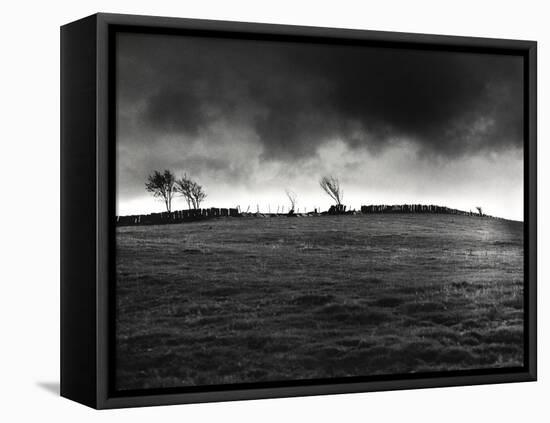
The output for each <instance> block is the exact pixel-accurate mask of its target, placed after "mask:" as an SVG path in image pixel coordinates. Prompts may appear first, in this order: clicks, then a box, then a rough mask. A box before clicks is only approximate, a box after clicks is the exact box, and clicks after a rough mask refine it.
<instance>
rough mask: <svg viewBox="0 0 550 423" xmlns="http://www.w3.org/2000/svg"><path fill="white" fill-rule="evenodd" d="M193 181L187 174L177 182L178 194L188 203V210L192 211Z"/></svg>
mask: <svg viewBox="0 0 550 423" xmlns="http://www.w3.org/2000/svg"><path fill="white" fill-rule="evenodd" d="M192 184H193V181H192V180H191V179H189V178H188V177H187V174H185V175H183V176H182V177H181V178H180V179H178V180H177V181H176V186H175V190H176V192H178V193H179V194H180V195H181V196H182V197H183V198H185V201H187V208H188V209H190V208H191V206H192V205H193V199H192V196H191V185H192Z"/></svg>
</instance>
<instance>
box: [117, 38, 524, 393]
mask: <svg viewBox="0 0 550 423" xmlns="http://www.w3.org/2000/svg"><path fill="white" fill-rule="evenodd" d="M115 45H116V53H115V59H116V65H115V66H116V72H115V75H116V76H115V87H116V88H115V89H116V94H115V98H116V112H115V115H116V166H115V167H116V217H115V216H113V217H112V218H113V219H115V218H116V229H115V230H116V265H115V266H116V280H115V281H114V283H115V288H114V295H115V333H114V339H115V348H114V350H115V371H114V386H115V389H116V390H117V391H135V390H141V389H157V388H184V387H207V386H218V385H238V384H247V383H248V384H249V383H258V382H262V383H269V382H284V381H300V380H310V381H311V380H328V379H333V378H339V379H342V378H357V377H377V376H397V375H410V374H418V375H422V374H439V373H443V372H459V374H460V372H467V371H476V370H487V369H515V368H522V367H523V366H524V363H525V360H526V357H525V333H524V329H525V309H524V304H525V300H524V286H525V285H524V284H525V280H524V274H525V254H524V253H525V248H524V232H525V225H524V219H525V216H524V194H525V193H524V171H525V169H524V153H525V152H524V143H525V140H524V133H525V131H524V125H525V124H526V123H525V122H524V117H525V110H524V83H525V82H524V78H525V75H524V69H525V68H524V59H523V57H521V56H519V55H514V54H496V53H490V52H489V53H486V52H468V51H454V50H452V49H447V50H446V49H445V48H440V49H422V48H412V47H411V48H401V47H385V46H376V45H361V44H360V43H356V44H353V43H347V44H346V43H345V42H341V43H328V42H308V41H289V40H277V39H261V38H258V39H252V38H239V37H236V36H235V37H225V38H222V37H215V36H207V37H201V36H193V35H192V34H191V35H180V34H155V33H150V32H148V33H140V32H139V31H121V32H118V33H117V34H116V41H115Z"/></svg>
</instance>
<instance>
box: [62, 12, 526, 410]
mask: <svg viewBox="0 0 550 423" xmlns="http://www.w3.org/2000/svg"><path fill="white" fill-rule="evenodd" d="M128 29H131V30H136V29H139V31H140V32H151V33H164V34H193V35H195V36H210V35H213V34H214V35H216V36H218V37H238V38H254V39H266V40H270V39H277V40H280V39H286V40H296V41H308V42H314V43H315V42H321V43H336V44H338V43H343V42H345V43H348V44H365V45H370V46H385V47H390V46H391V47H403V48H407V47H408V48H412V47H414V48H417V49H445V50H450V51H460V52H470V51H476V52H485V53H499V54H516V55H521V56H523V58H524V71H525V72H524V75H525V86H524V98H525V104H524V111H525V112H524V131H525V134H524V135H525V136H524V140H525V141H524V163H525V166H524V184H525V185H524V216H525V224H524V231H525V233H524V239H525V270H524V271H525V279H524V281H525V289H524V310H525V318H524V325H525V327H524V334H525V336H524V342H525V363H524V366H523V367H521V368H510V369H494V370H480V371H449V372H444V374H441V373H430V374H428V373H424V374H411V375H406V376H403V375H397V376H396V377H393V376H385V377H384V376H380V377H366V378H351V379H350V378H345V379H331V380H323V381H318V380H315V381H307V380H306V381H291V382H273V383H253V384H241V385H235V386H233V385H228V386H208V387H194V388H181V389H179V388H169V389H153V390H142V391H135V392H133V391H130V392H128V391H125V392H124V394H120V393H117V392H115V391H114V390H113V386H112V384H111V383H110V380H111V379H112V378H110V374H111V371H112V366H113V344H114V342H113V338H112V336H113V330H112V326H113V318H112V313H113V301H114V293H113V285H114V284H112V283H111V284H110V283H109V281H110V280H112V279H111V278H112V275H113V272H114V260H113V251H114V219H113V216H114V210H115V209H114V207H115V190H114V188H113V184H114V182H113V181H114V176H115V173H114V172H115V169H114V154H115V150H114V142H113V136H114V131H115V127H114V119H113V110H114V104H115V103H114V101H115V100H114V89H113V77H112V75H113V63H114V45H113V34H114V33H115V32H116V31H125V30H128ZM536 72H537V45H536V42H534V41H518V40H504V39H487V38H471V37H455V36H441V35H425V34H408V33H395V32H380V31H363V30H344V29H333V28H315V27H301V26H284V25H268V24H255V23H240V22H222V21H208V20H194V19H179V18H164V17H151V16H133V15H117V14H103V13H99V14H95V15H92V16H89V17H86V18H84V19H81V20H78V21H75V22H72V23H70V24H67V25H65V26H63V27H62V28H61V395H62V396H64V397H66V398H69V399H71V400H74V401H77V402H80V403H82V404H85V405H88V406H90V407H94V408H97V409H104V408H119V407H135V406H150V405H165V404H182V403H198V402H210V401H229V400H241V399H259V398H274V397H291V396H304V395H322V394H336V393H351V392H368V391H380V390H400V389H414V388H431V387H443V386H458V385H476V384H489V383H504V382H523V381H535V380H536V378H537V341H536V337H537V321H536V316H537V312H536V306H537V303H536V298H537V294H536V291H537V286H536V281H537V275H536V272H537V268H536V251H537V203H536V201H537V200H536V192H537V187H536V185H537V180H536V175H537V170H536V164H537V162H536V136H537V134H536V131H537V121H536V110H537V99H536V95H537V88H536V83H537V81H536V76H537V73H536Z"/></svg>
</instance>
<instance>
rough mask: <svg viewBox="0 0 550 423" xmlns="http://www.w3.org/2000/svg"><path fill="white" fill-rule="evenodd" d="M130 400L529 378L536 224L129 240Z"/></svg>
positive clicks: (246, 224) (153, 234)
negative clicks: (462, 374) (308, 383)
mask: <svg viewBox="0 0 550 423" xmlns="http://www.w3.org/2000/svg"><path fill="white" fill-rule="evenodd" d="M117 244H118V247H117V278H118V281H117V319H116V320H117V328H116V335H117V345H116V350H117V359H118V362H117V366H118V372H117V376H116V384H117V387H118V388H119V389H135V388H148V387H149V388H153V387H172V386H190V385H203V384H220V383H240V382H256V381H267V380H285V379H304V378H305V379H310V378H325V377H339V376H358V375H374V374H387V373H408V372H421V371H434V370H450V369H477V368H494V367H509V366H518V365H522V362H523V353H522V343H523V223H519V222H510V221H503V220H494V219H488V218H478V217H469V216H453V215H420V214H411V215H407V214H404V215H399V214H396V215H358V216H320V217H309V218H284V217H281V218H266V219H261V218H220V219H216V220H210V221H204V222H197V223H188V224H179V225H162V226H134V227H119V228H117Z"/></svg>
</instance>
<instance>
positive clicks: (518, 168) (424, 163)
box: [117, 34, 523, 220]
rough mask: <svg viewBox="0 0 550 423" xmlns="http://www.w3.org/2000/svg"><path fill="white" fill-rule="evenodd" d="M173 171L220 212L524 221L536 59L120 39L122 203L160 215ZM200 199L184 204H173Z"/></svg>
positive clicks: (127, 210)
mask: <svg viewBox="0 0 550 423" xmlns="http://www.w3.org/2000/svg"><path fill="white" fill-rule="evenodd" d="M165 168H166V169H171V170H173V171H174V172H175V173H176V175H177V176H180V175H183V174H184V173H187V174H188V175H190V176H192V177H193V178H194V179H196V180H197V181H198V182H199V183H200V184H201V185H203V187H204V188H205V190H206V192H207V194H208V198H207V200H206V201H205V203H204V205H205V206H206V207H235V206H236V205H240V206H241V208H242V209H245V210H246V208H247V207H248V206H250V208H251V210H254V211H255V210H256V207H257V205H259V207H260V209H261V210H265V211H267V210H268V207H270V209H271V211H274V210H275V209H276V208H277V206H278V205H281V206H282V205H285V208H288V203H287V201H286V197H285V189H287V188H288V189H291V190H292V191H294V192H295V193H296V194H297V197H298V204H297V206H298V207H300V209H301V210H303V209H304V208H307V209H308V210H312V209H313V208H314V207H320V208H321V209H326V208H328V206H329V205H330V199H329V198H328V197H327V196H326V195H325V194H324V193H323V192H322V191H321V189H320V188H319V184H318V181H319V179H320V177H321V176H322V175H334V176H336V177H338V178H339V179H340V181H341V186H342V187H343V189H344V203H345V204H346V205H348V206H350V207H351V208H359V207H360V206H361V205H362V204H403V203H423V204H438V205H444V206H449V207H455V208H460V209H463V210H469V209H474V208H475V206H482V207H483V208H484V210H485V211H486V212H487V213H489V214H492V215H496V216H502V217H507V218H511V219H515V220H523V67H522V59H521V58H519V57H514V56H503V55H498V56H497V55H488V54H470V53H456V52H434V51H419V50H418V51H417V50H399V49H389V48H386V49H382V48H370V47H369V48H367V47H360V46H341V45H340V46H336V45H322V44H306V43H290V42H272V41H254V40H228V39H218V38H194V37H187V36H185V37H184V36H174V35H170V36H165V35H150V34H119V35H118V42H117V169H118V174H117V203H118V204H117V213H118V214H121V215H124V214H134V213H150V212H153V211H162V209H163V203H162V202H161V201H158V200H155V199H153V198H152V197H151V196H150V194H148V193H146V192H145V189H144V184H145V181H146V178H147V175H148V174H149V173H151V172H152V171H153V170H157V169H158V170H162V169H165ZM180 208H187V205H186V203H185V201H184V200H183V199H177V200H175V202H174V205H173V209H180Z"/></svg>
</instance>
